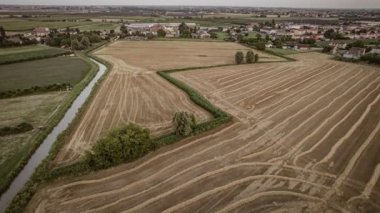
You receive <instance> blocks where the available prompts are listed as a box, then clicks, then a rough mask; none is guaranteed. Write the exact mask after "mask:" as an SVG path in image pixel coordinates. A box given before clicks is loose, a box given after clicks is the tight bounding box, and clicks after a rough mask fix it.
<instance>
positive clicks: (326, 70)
mask: <svg viewBox="0 0 380 213" xmlns="http://www.w3.org/2000/svg"><path fill="white" fill-rule="evenodd" d="M336 66H337V65H334V66H333V67H331V68H329V69H324V70H323V71H319V70H318V71H319V72H318V71H315V72H313V73H311V74H310V73H308V74H309V75H311V76H308V77H306V78H305V79H303V80H301V81H300V80H299V79H298V78H297V79H294V80H292V81H287V83H286V84H291V82H297V83H296V84H292V85H291V86H289V87H287V88H293V87H296V86H298V85H301V84H303V83H305V82H307V81H309V80H310V79H313V78H315V77H316V76H318V75H321V74H322V73H325V72H328V71H329V70H331V69H333V68H335V67H336ZM304 77H305V76H300V78H301V79H302V78H304ZM282 83H283V81H281V82H279V83H277V84H275V85H281V84H282ZM272 87H273V86H272ZM251 91H252V90H248V91H245V92H244V93H242V94H239V96H242V95H246V94H248V93H250V92H251ZM256 94H257V92H256V93H254V94H253V95H252V94H250V95H249V96H248V97H244V98H243V99H238V100H236V102H237V104H238V103H242V102H244V101H245V100H247V99H250V98H252V97H253V96H255V95H256Z"/></svg>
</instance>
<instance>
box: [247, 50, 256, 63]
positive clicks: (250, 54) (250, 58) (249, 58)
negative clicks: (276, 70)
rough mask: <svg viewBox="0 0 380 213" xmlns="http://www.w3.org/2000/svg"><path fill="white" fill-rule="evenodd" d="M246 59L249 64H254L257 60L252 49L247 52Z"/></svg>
mask: <svg viewBox="0 0 380 213" xmlns="http://www.w3.org/2000/svg"><path fill="white" fill-rule="evenodd" d="M245 60H246V62H247V64H252V63H254V62H255V54H254V53H253V52H252V50H249V51H248V52H247V55H246V57H245Z"/></svg>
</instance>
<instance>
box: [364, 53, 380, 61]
mask: <svg viewBox="0 0 380 213" xmlns="http://www.w3.org/2000/svg"><path fill="white" fill-rule="evenodd" d="M360 60H361V61H366V62H367V63H368V64H380V54H377V53H373V54H367V55H363V56H362V57H360Z"/></svg>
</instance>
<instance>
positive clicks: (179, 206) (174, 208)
mask: <svg viewBox="0 0 380 213" xmlns="http://www.w3.org/2000/svg"><path fill="white" fill-rule="evenodd" d="M262 178H274V179H280V180H286V181H295V182H300V183H305V184H309V185H312V186H315V187H319V188H323V189H326V190H327V189H329V187H327V186H324V185H321V184H316V183H312V182H308V181H305V180H301V179H296V178H290V177H283V176H278V175H255V176H249V177H246V178H242V179H239V180H236V181H233V182H231V183H228V184H226V185H223V186H219V187H216V188H213V189H212V190H209V191H207V192H203V193H202V194H199V195H197V196H195V197H193V198H191V199H189V200H186V201H184V202H182V203H179V204H177V205H175V206H172V207H170V208H169V209H166V210H165V211H163V212H165V213H168V212H177V211H179V210H180V209H183V208H185V207H186V206H188V205H191V204H192V203H194V202H197V201H199V200H201V199H204V198H206V197H208V196H211V195H213V194H215V193H218V192H222V191H224V190H227V189H229V188H231V187H234V186H237V185H240V184H243V183H245V182H249V181H253V180H257V179H262Z"/></svg>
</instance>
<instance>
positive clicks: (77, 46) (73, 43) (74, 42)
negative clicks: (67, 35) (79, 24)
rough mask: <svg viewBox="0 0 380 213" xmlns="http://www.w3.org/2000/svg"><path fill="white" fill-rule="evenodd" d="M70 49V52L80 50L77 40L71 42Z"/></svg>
mask: <svg viewBox="0 0 380 213" xmlns="http://www.w3.org/2000/svg"><path fill="white" fill-rule="evenodd" d="M71 49H72V50H80V49H81V44H80V43H79V41H78V39H73V40H71Z"/></svg>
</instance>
